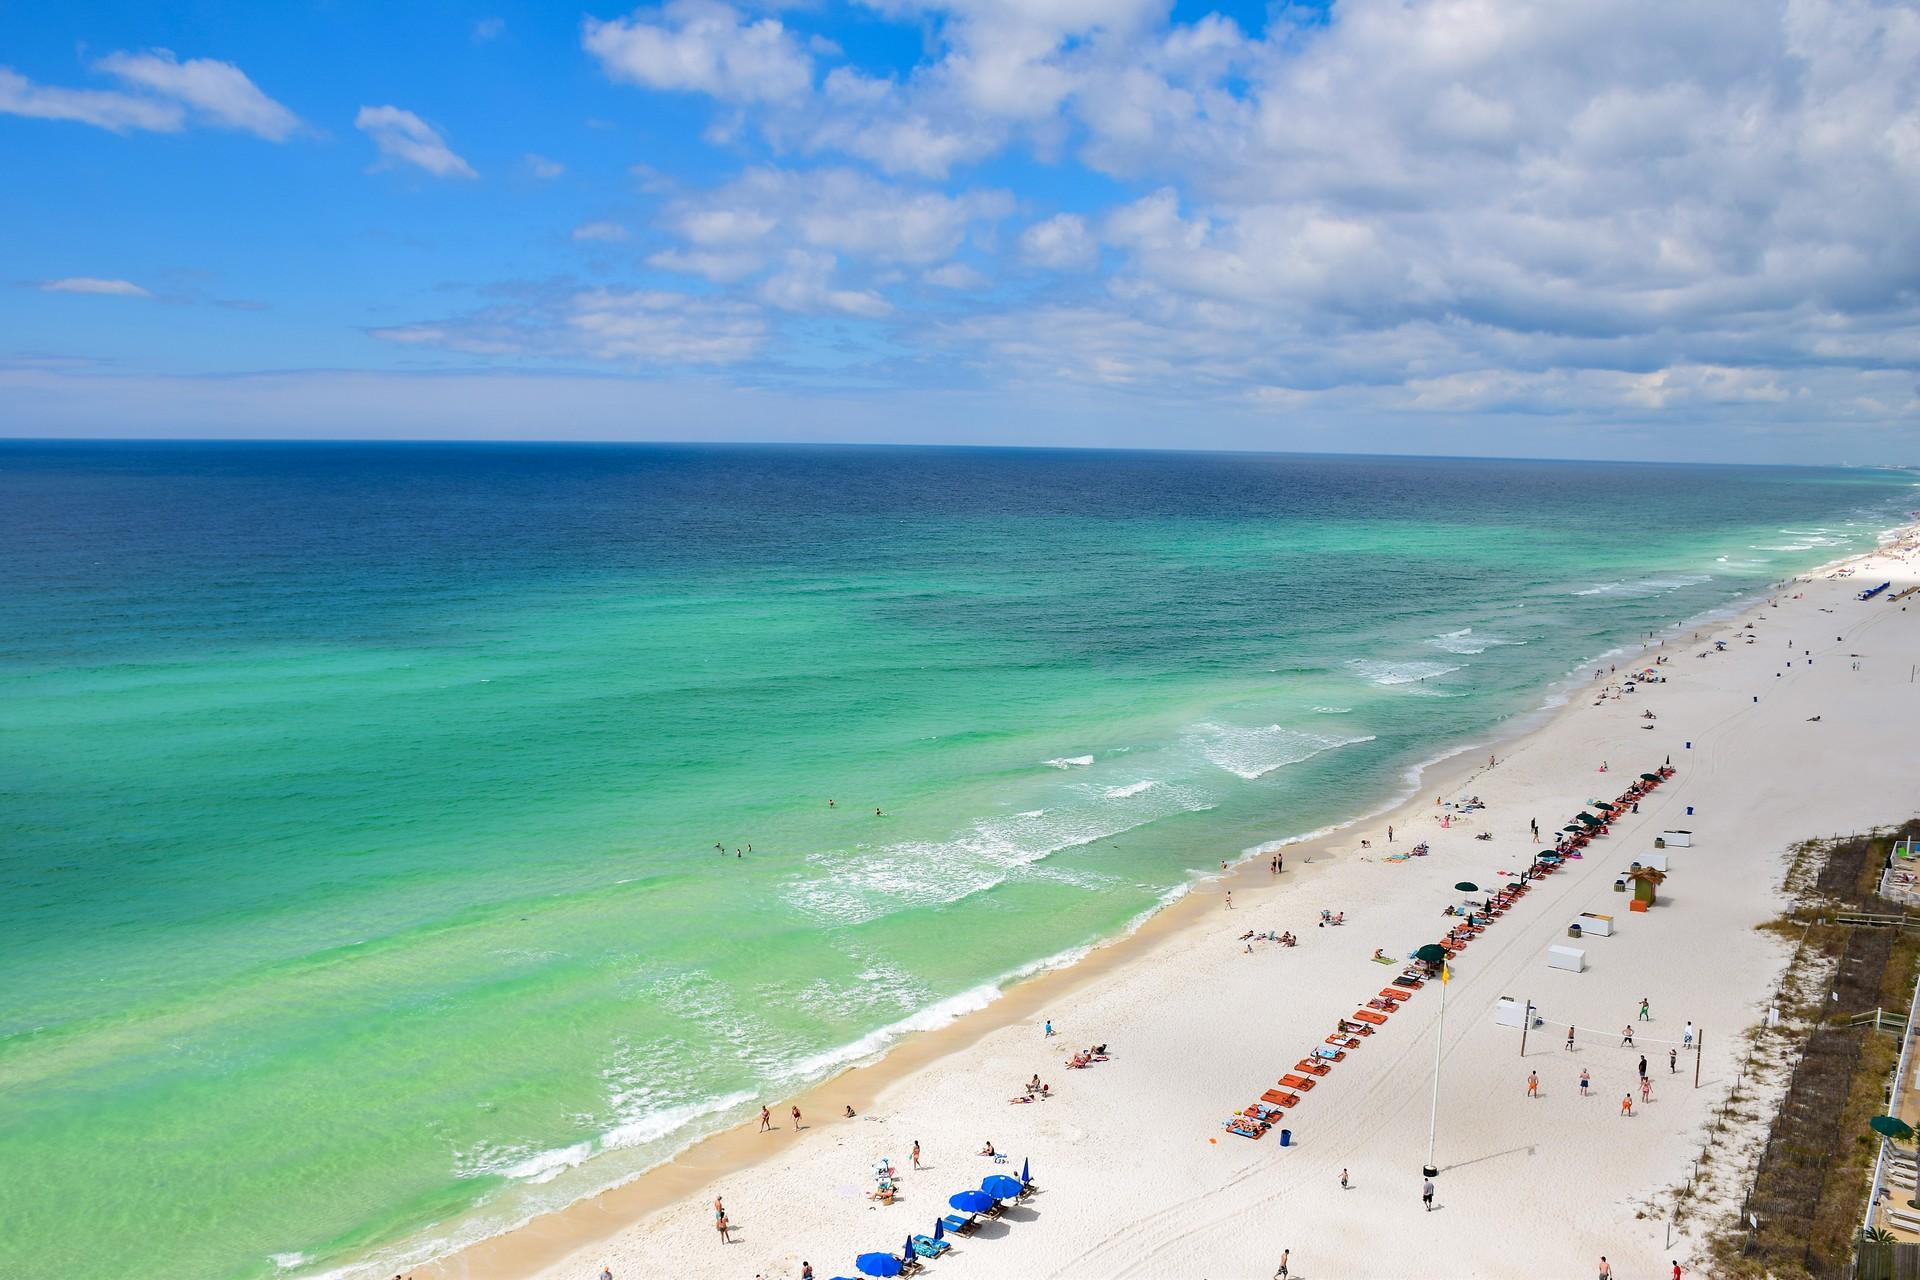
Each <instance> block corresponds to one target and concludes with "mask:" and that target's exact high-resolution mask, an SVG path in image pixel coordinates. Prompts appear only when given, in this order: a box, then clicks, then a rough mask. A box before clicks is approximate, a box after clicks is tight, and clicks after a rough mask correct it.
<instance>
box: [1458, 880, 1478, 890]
mask: <svg viewBox="0 0 1920 1280" xmlns="http://www.w3.org/2000/svg"><path fill="white" fill-rule="evenodd" d="M1453 887H1454V888H1456V889H1458V890H1459V891H1460V892H1462V893H1478V892H1480V886H1479V885H1477V884H1475V883H1474V882H1473V881H1471V880H1462V881H1461V882H1460V883H1459V884H1456V885H1455V886H1453Z"/></svg>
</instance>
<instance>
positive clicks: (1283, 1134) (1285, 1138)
mask: <svg viewBox="0 0 1920 1280" xmlns="http://www.w3.org/2000/svg"><path fill="white" fill-rule="evenodd" d="M1280 1145H1281V1146H1283V1147H1290V1146H1292V1145H1293V1130H1291V1129H1282V1130H1281V1131H1280Z"/></svg>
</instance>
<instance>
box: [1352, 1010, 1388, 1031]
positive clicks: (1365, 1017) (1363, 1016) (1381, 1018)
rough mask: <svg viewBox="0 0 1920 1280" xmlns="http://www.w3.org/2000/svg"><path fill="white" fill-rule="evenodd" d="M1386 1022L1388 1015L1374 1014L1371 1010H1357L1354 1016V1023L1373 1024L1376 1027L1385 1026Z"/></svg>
mask: <svg viewBox="0 0 1920 1280" xmlns="http://www.w3.org/2000/svg"><path fill="white" fill-rule="evenodd" d="M1386 1020H1387V1015H1386V1014H1384V1013H1374V1012H1372V1011H1371V1010H1367V1009H1356V1010H1354V1014H1353V1021H1355V1022H1371V1023H1372V1024H1373V1025H1374V1026H1376V1027H1378V1026H1381V1025H1383V1024H1385V1022H1386Z"/></svg>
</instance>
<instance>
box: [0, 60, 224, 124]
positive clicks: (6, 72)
mask: <svg viewBox="0 0 1920 1280" xmlns="http://www.w3.org/2000/svg"><path fill="white" fill-rule="evenodd" d="M0 112H3V113H5V114H7V115H13V116H29V117H32V118H34V119H38V120H72V121H76V122H78V123H80V124H90V125H94V126H96V127H97V128H101V129H111V130H112V131H113V132H115V133H125V132H127V131H128V130H129V129H145V130H149V131H151V132H154V133H178V132H179V131H180V130H181V129H182V128H184V127H185V126H186V118H187V113H186V110H185V108H183V107H182V106H181V105H180V104H179V103H177V102H170V101H166V100H163V99H160V98H148V97H140V96H136V95H134V94H129V93H118V92H115V91H113V90H110V89H55V88H50V87H48V86H46V85H37V84H34V83H33V82H32V81H31V80H28V79H27V78H26V77H25V76H23V75H20V74H19V73H17V72H15V71H13V70H12V69H11V68H8V67H0Z"/></svg>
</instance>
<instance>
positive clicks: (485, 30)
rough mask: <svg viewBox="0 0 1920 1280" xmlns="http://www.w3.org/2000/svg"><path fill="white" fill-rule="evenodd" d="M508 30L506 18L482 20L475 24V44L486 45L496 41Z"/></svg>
mask: <svg viewBox="0 0 1920 1280" xmlns="http://www.w3.org/2000/svg"><path fill="white" fill-rule="evenodd" d="M506 29H507V20H506V19H505V18H482V19H480V20H479V21H478V22H476V23H474V24H473V40H474V43H475V44H486V43H487V42H488V41H489V40H496V39H498V38H499V36H500V33H501V32H502V31H505V30H506Z"/></svg>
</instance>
